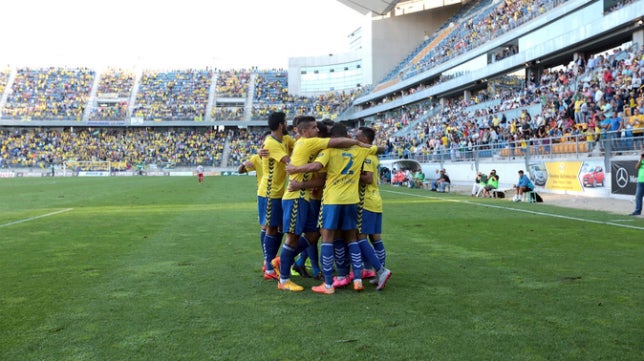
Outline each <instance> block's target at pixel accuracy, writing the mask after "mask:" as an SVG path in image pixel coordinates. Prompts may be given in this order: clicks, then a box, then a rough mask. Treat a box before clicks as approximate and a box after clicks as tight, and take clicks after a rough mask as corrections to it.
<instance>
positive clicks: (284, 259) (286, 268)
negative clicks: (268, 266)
mask: <svg viewBox="0 0 644 361" xmlns="http://www.w3.org/2000/svg"><path fill="white" fill-rule="evenodd" d="M295 254H296V253H295V250H294V249H293V248H291V246H289V245H288V244H286V243H284V245H283V246H282V252H281V253H280V279H282V280H287V279H289V278H291V266H292V265H293V260H294V259H295Z"/></svg>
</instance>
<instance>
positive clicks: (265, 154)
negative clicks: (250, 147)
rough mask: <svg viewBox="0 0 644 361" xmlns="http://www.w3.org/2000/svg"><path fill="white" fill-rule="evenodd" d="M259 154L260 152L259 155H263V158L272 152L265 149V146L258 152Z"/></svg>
mask: <svg viewBox="0 0 644 361" xmlns="http://www.w3.org/2000/svg"><path fill="white" fill-rule="evenodd" d="M257 154H259V156H260V157H262V158H268V156H270V155H271V154H270V152H269V151H268V149H264V148H262V149H260V150H259V153H257Z"/></svg>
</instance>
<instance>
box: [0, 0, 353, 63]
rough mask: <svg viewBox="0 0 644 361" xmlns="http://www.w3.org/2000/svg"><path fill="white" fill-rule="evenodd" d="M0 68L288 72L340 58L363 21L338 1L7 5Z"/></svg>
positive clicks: (42, 1)
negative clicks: (304, 62) (302, 63)
mask: <svg viewBox="0 0 644 361" xmlns="http://www.w3.org/2000/svg"><path fill="white" fill-rule="evenodd" d="M2 8H3V9H2V14H3V19H2V21H0V34H3V43H2V45H1V49H2V51H0V65H5V64H12V65H32V66H34V65H69V66H77V65H89V66H104V65H115V66H126V65H134V64H135V63H138V64H141V65H143V66H146V67H162V68H168V67H177V68H184V67H200V66H206V65H211V66H216V67H218V68H233V67H234V68H241V67H250V66H253V65H255V66H259V67H260V68H279V67H282V68H286V67H288V58H289V57H293V56H312V55H324V54H328V53H341V52H344V51H346V50H347V49H348V46H347V44H348V40H347V35H348V34H349V33H350V32H352V31H353V30H355V29H357V28H358V27H359V26H360V25H361V24H362V22H363V21H364V17H363V16H362V15H361V14H359V13H357V12H355V11H354V10H351V9H350V8H348V7H346V6H344V5H342V4H341V3H339V2H337V1H336V0H242V1H239V0H235V1H232V0H231V1H220V0H208V1H203V0H181V1H177V0H156V1H154V0H91V1H87V0H85V1H82V0H57V1H52V0H8V1H6V2H3V6H2Z"/></svg>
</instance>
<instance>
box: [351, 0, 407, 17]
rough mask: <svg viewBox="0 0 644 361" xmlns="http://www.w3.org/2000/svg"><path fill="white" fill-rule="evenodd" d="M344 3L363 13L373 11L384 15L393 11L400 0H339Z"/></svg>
mask: <svg viewBox="0 0 644 361" xmlns="http://www.w3.org/2000/svg"><path fill="white" fill-rule="evenodd" d="M338 1H339V2H341V3H343V4H344V5H346V6H348V7H350V8H352V9H353V10H355V11H358V12H360V13H362V14H367V13H369V12H370V11H372V12H373V13H375V14H378V15H384V14H386V13H388V12H389V11H391V9H393V8H394V6H396V4H397V3H399V2H400V0H338Z"/></svg>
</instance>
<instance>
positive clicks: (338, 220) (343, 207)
mask: <svg viewBox="0 0 644 361" xmlns="http://www.w3.org/2000/svg"><path fill="white" fill-rule="evenodd" d="M318 225H319V226H320V228H324V229H334V230H335V229H339V230H343V231H349V230H352V229H358V205H357V204H323V205H322V210H321V211H320V222H319V223H318Z"/></svg>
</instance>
